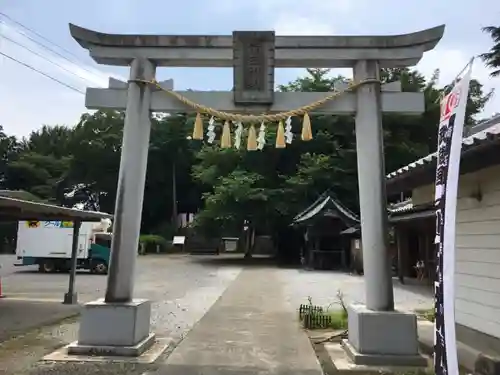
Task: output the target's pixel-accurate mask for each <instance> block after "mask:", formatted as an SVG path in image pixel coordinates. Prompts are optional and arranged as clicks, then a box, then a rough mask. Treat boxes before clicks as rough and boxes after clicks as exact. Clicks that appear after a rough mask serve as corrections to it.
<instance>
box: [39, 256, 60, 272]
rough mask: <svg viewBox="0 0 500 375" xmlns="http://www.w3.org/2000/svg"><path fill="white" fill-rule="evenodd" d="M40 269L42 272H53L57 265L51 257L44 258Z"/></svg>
mask: <svg viewBox="0 0 500 375" xmlns="http://www.w3.org/2000/svg"><path fill="white" fill-rule="evenodd" d="M38 271H40V272H42V273H53V272H55V271H56V265H55V264H54V262H53V261H51V260H50V259H44V260H43V261H42V262H41V263H40V264H39V265H38Z"/></svg>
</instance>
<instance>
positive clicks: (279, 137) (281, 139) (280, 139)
mask: <svg viewBox="0 0 500 375" xmlns="http://www.w3.org/2000/svg"><path fill="white" fill-rule="evenodd" d="M285 147H286V143H285V127H284V126H283V120H280V122H279V124H278V132H277V133H276V148H285Z"/></svg>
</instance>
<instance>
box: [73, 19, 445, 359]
mask: <svg viewBox="0 0 500 375" xmlns="http://www.w3.org/2000/svg"><path fill="white" fill-rule="evenodd" d="M70 31H71V35H72V36H73V38H74V39H75V40H76V41H77V42H78V43H79V44H80V45H81V46H82V47H84V48H85V49H87V50H88V51H89V53H90V56H91V57H92V58H93V59H94V60H95V61H96V62H97V63H99V64H107V65H118V66H130V67H131V69H130V81H129V83H128V84H127V83H123V82H119V81H116V80H110V86H109V88H108V89H96V88H89V89H87V95H86V106H87V108H89V109H103V108H107V109H117V110H123V109H125V110H126V117H125V126H124V132H123V147H122V155H121V162H120V173H119V181H118V190H117V198H116V209H115V216H114V217H115V222H114V227H113V244H112V256H111V265H110V269H109V276H108V284H107V290H106V296H105V299H104V301H102V300H100V301H96V302H92V303H90V304H87V305H86V307H85V309H84V310H83V313H82V320H81V325H80V332H79V338H78V342H77V343H75V344H73V345H71V346H70V348H69V351H70V353H71V352H72V353H89V352H95V351H96V350H97V351H101V352H102V351H103V350H104V351H106V352H108V354H116V355H120V354H122V355H123V354H124V353H126V355H131V354H133V355H139V354H140V353H142V352H143V351H144V350H146V349H147V348H148V347H149V346H150V345H151V344H152V342H153V341H154V334H153V333H150V309H151V307H150V303H149V302H148V301H145V300H137V299H133V284H134V268H135V263H136V256H137V246H138V238H139V230H140V222H141V213H142V203H143V196H144V183H145V178H146V165H147V156H148V145H149V136H150V127H151V123H150V112H152V111H157V112H160V111H161V112H192V111H193V109H192V108H191V107H189V106H186V105H184V104H182V103H181V102H180V101H178V100H177V99H175V98H174V97H171V96H168V95H165V94H164V93H163V92H161V91H159V90H158V89H155V88H154V87H153V86H151V85H147V84H143V83H141V82H138V81H141V80H144V81H150V80H152V79H154V77H155V69H156V68H157V67H162V66H175V67H233V69H234V91H231V92H216V91H210V92H199V91H198V92H197V91H188V92H180V94H182V95H183V96H184V97H186V98H188V99H190V100H191V101H193V102H195V103H200V104H204V105H206V106H209V107H212V108H216V109H218V110H220V111H225V112H239V113H263V112H267V113H270V112H282V111H288V110H292V109H294V108H297V107H300V106H303V105H306V104H308V103H310V102H314V101H316V100H318V99H320V98H322V97H325V96H327V95H328V93H309V92H308V93H301V92H286V93H281V92H274V68H275V67H279V68H309V67H311V68H339V67H342V68H346V67H348V68H353V69H354V81H355V82H359V81H363V80H367V82H369V83H366V84H364V85H363V86H361V87H359V88H358V89H357V90H356V92H354V93H347V94H345V95H343V96H342V97H340V98H338V99H336V100H334V101H331V102H328V103H326V104H324V105H323V106H321V107H320V108H318V109H317V110H315V113H326V114H356V120H355V123H356V145H357V146H356V147H357V158H358V178H359V199H360V207H361V224H362V225H361V233H362V239H363V263H364V274H365V291H366V305H351V306H350V307H349V338H348V340H346V341H345V342H344V348H345V349H346V351H347V353H348V354H349V355H350V357H351V358H352V359H353V361H354V362H355V363H359V364H377V365H380V364H388V365H391V364H399V365H418V364H422V363H424V362H425V361H424V362H422V358H420V357H419V356H418V343H417V333H416V317H415V315H414V314H406V313H401V312H396V311H394V298H393V289H392V279H391V273H390V264H389V257H388V251H387V212H386V193H385V168H384V150H383V138H382V117H381V115H382V112H398V113H404V114H419V113H422V112H423V111H424V96H423V93H406V92H401V89H400V85H399V84H398V83H395V84H389V85H385V86H382V88H381V86H380V82H378V81H377V80H378V79H379V70H380V68H393V67H406V66H412V65H415V64H416V63H417V62H418V61H419V60H420V59H421V58H422V55H423V53H424V52H426V51H429V50H431V49H433V48H434V47H435V46H436V44H437V43H438V42H439V40H440V39H441V37H442V36H443V33H444V26H438V27H435V28H431V29H427V30H423V31H420V32H416V33H412V34H405V35H396V36H275V35H274V32H267V31H266V32H234V33H233V35H232V36H230V35H228V36H208V35H205V36H195V35H190V36H186V35H117V34H103V33H98V32H95V31H91V30H87V29H84V28H80V27H78V26H75V25H70ZM162 85H163V88H166V89H170V90H172V89H173V83H172V82H166V83H163V84H162ZM125 326H127V327H135V329H124V328H125ZM389 336H390V337H389ZM113 348H114V349H113ZM117 348H118V349H117Z"/></svg>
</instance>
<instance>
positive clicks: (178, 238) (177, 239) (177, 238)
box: [172, 236, 186, 245]
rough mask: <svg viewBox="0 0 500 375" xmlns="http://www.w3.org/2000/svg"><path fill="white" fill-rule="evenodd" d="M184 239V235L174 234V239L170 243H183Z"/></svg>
mask: <svg viewBox="0 0 500 375" xmlns="http://www.w3.org/2000/svg"><path fill="white" fill-rule="evenodd" d="M185 241H186V237H185V236H174V240H173V241H172V244H174V245H184V242H185Z"/></svg>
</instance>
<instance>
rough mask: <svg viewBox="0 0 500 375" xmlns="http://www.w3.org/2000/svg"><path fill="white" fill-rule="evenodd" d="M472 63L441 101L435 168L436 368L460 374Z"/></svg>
mask: <svg viewBox="0 0 500 375" xmlns="http://www.w3.org/2000/svg"><path fill="white" fill-rule="evenodd" d="M471 70H472V61H471V62H470V63H469V65H468V66H467V67H466V69H465V73H464V74H463V76H462V77H461V78H460V79H457V80H456V81H455V82H454V85H453V88H452V89H451V91H450V92H449V93H448V94H447V95H446V96H445V97H444V98H443V100H442V102H441V116H440V121H439V133H438V150H437V165H436V186H435V201H434V204H435V208H436V238H435V244H436V279H435V284H434V287H435V299H436V300H435V309H436V310H435V311H436V323H435V338H434V368H435V373H436V375H458V360H457V344H456V334H455V218H456V212H457V190H458V178H459V174H460V153H461V149H462V133H463V128H464V120H465V109H466V105H467V97H468V93H469V82H470V76H471Z"/></svg>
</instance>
